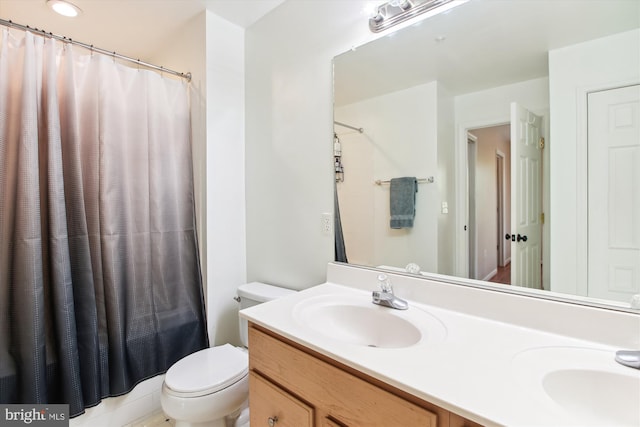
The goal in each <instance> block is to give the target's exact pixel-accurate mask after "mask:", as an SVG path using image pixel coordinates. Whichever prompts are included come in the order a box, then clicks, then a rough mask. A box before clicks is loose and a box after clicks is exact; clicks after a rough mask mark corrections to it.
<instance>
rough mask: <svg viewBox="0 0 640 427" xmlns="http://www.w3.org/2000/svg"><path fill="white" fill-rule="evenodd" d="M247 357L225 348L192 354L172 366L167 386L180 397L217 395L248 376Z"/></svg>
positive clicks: (224, 346)
mask: <svg viewBox="0 0 640 427" xmlns="http://www.w3.org/2000/svg"><path fill="white" fill-rule="evenodd" d="M248 370H249V359H248V357H247V353H246V352H244V351H242V350H240V349H239V348H236V347H234V346H232V345H231V344H225V345H222V346H218V347H212V348H206V349H204V350H200V351H198V352H196V353H193V354H190V355H189V356H186V357H184V358H182V359H180V360H178V361H177V362H176V363H174V364H173V366H171V367H170V368H169V370H168V371H167V374H166V375H165V378H164V382H165V384H166V385H167V387H169V388H170V389H171V390H173V391H174V392H178V393H188V394H193V393H197V394H199V395H203V394H209V393H215V392H216V391H219V390H222V389H223V388H226V387H228V386H229V385H231V384H234V383H236V382H238V381H239V380H240V379H242V378H243V377H244V376H246V375H247V372H248Z"/></svg>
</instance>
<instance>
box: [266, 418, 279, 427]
mask: <svg viewBox="0 0 640 427" xmlns="http://www.w3.org/2000/svg"><path fill="white" fill-rule="evenodd" d="M277 422H278V417H269V420H268V423H269V427H273V426H275V425H276V423H277Z"/></svg>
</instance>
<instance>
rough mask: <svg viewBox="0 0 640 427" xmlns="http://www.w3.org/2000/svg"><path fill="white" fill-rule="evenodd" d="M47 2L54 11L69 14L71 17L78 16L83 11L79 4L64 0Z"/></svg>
mask: <svg viewBox="0 0 640 427" xmlns="http://www.w3.org/2000/svg"><path fill="white" fill-rule="evenodd" d="M47 4H48V5H49V7H50V8H51V9H53V11H54V12H56V13H59V14H60V15H62V16H68V17H70V18H73V17H76V16H78V15H79V14H80V12H82V11H81V10H80V8H79V7H78V6H76V5H75V4H73V3H69V2H67V1H64V0H47Z"/></svg>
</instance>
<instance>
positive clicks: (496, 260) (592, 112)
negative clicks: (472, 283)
mask: <svg viewBox="0 0 640 427" xmlns="http://www.w3.org/2000/svg"><path fill="white" fill-rule="evenodd" d="M639 27H640V2H638V1H635V0H630V1H629V0H603V1H599V0H575V1H574V0H561V1H541V0H519V1H516V2H513V1H512V2H507V1H501V0H472V1H470V2H468V3H465V4H463V5H461V6H459V7H457V8H455V9H453V10H450V11H448V12H447V13H444V14H439V15H436V16H433V17H430V18H428V19H426V20H423V21H421V22H419V23H417V24H415V25H413V26H410V27H406V28H404V29H402V30H399V31H397V32H393V33H390V34H388V35H386V36H383V37H381V38H379V39H377V40H375V41H373V42H371V43H368V44H366V45H363V46H360V47H357V48H354V49H352V50H351V51H349V52H346V53H344V54H342V55H339V56H337V57H336V58H335V59H334V70H335V71H334V72H335V76H334V79H335V80H334V99H335V105H334V120H335V122H334V131H335V137H334V158H333V161H334V169H335V170H336V195H337V201H338V205H339V210H337V211H336V212H339V219H340V222H341V226H342V227H341V228H342V233H337V235H336V239H337V247H342V244H344V249H345V250H344V252H345V253H344V256H346V261H347V262H349V263H353V264H360V265H367V266H376V267H382V268H389V269H394V270H400V271H405V270H406V266H407V265H408V264H417V265H419V266H420V269H421V270H422V272H426V273H439V274H444V275H450V276H456V277H461V278H471V279H477V280H482V281H487V282H495V283H501V284H502V285H504V286H518V287H521V288H532V289H539V290H551V291H554V292H560V293H563V294H571V295H577V296H586V297H592V298H598V299H600V300H606V301H618V302H623V303H628V302H629V301H630V300H631V297H632V296H633V295H634V294H638V293H640V173H639V172H638V170H639V167H640V58H639V57H640V29H639ZM398 178H409V179H408V180H402V179H398ZM414 178H415V180H414ZM407 182H408V184H407ZM405 184H406V185H405ZM407 185H408V187H407ZM416 190H417V192H416ZM413 213H415V215H414V216H413V215H412V214H413ZM407 214H409V216H410V217H411V218H410V221H407V222H406V223H403V222H402V221H400V222H398V221H397V220H398V218H401V219H403V218H406V215H407ZM398 224H400V226H399V227H398ZM337 231H340V228H339V227H337ZM344 256H343V255H342V253H341V251H337V259H336V260H337V261H345V259H344Z"/></svg>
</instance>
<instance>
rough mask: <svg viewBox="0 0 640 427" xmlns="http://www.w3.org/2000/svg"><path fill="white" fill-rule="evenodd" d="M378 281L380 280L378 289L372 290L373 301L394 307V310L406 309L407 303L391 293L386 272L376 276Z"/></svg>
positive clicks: (391, 289)
mask: <svg viewBox="0 0 640 427" xmlns="http://www.w3.org/2000/svg"><path fill="white" fill-rule="evenodd" d="M378 282H380V290H379V291H373V293H372V294H371V296H372V298H373V301H372V302H373V303H374V304H378V305H382V306H384V307H391V308H395V309H396V310H406V309H407V308H409V303H408V302H407V301H405V300H403V299H402V298H398V297H397V296H395V295H394V294H393V288H392V287H391V282H389V278H388V277H387V275H386V274H380V275H379V276H378Z"/></svg>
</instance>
